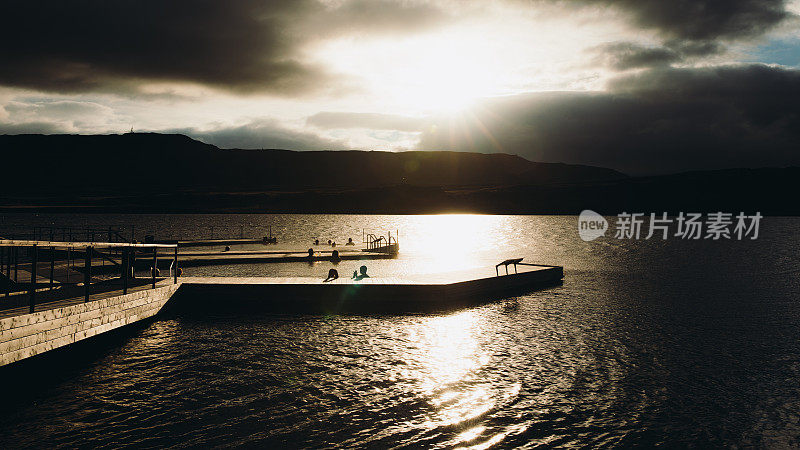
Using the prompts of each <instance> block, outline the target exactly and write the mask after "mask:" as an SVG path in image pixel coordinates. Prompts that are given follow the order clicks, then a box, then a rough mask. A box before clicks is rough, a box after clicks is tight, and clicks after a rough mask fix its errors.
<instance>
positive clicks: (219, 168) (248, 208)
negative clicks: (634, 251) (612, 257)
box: [0, 133, 800, 215]
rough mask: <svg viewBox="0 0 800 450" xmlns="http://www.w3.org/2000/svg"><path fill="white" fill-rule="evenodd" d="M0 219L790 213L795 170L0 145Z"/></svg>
mask: <svg viewBox="0 0 800 450" xmlns="http://www.w3.org/2000/svg"><path fill="white" fill-rule="evenodd" d="M0 149H2V161H3V167H4V168H5V170H4V171H3V176H2V177H0V180H1V181H0V189H2V194H0V210H3V211H44V210H48V211H89V212H112V211H113V212H220V213H222V212H249V213H268V212H297V213H375V214H423V213H442V212H479V213H492V214H577V213H579V212H580V211H581V210H583V209H592V210H595V211H597V212H600V213H602V214H617V213H619V212H622V211H628V212H643V213H649V212H662V211H666V212H670V213H673V214H677V213H678V212H680V211H687V212H688V211H695V212H713V211H723V212H739V211H747V212H749V213H754V212H755V211H760V212H762V213H763V214H771V215H800V206H799V205H798V203H797V202H789V201H787V200H786V198H787V197H786V195H787V194H788V193H793V192H797V191H798V187H800V186H798V183H800V168H796V167H789V168H762V169H726V170H712V171H695V172H686V173H681V174H675V175H664V176H652V177H628V176H626V175H624V174H622V173H619V172H617V171H614V170H611V169H605V168H599V167H591V166H581V165H569V164H553V163H539V162H532V161H528V160H526V159H524V158H521V157H519V156H515V155H508V154H481V153H462V152H399V153H391V152H368V151H313V152H297V151H288V150H227V149H219V148H217V147H215V146H213V145H208V144H204V143H202V142H198V141H196V140H193V139H190V138H189V137H186V136H183V135H162V134H139V133H137V134H124V135H92V136H83V135H47V136H44V135H17V136H0Z"/></svg>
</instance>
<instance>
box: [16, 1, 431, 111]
mask: <svg viewBox="0 0 800 450" xmlns="http://www.w3.org/2000/svg"><path fill="white" fill-rule="evenodd" d="M434 11H435V10H434V8H432V7H429V6H425V5H417V4H412V3H408V2H403V3H396V2H388V1H379V2H364V1H363V0H355V1H344V2H342V3H341V4H340V5H339V6H338V7H326V6H323V5H322V4H321V3H319V2H317V1H314V0H270V1H263V0H237V1H235V2H231V1H224V0H170V1H161V0H159V1H156V0H75V1H69V2H64V1H60V0H44V1H31V0H9V1H5V2H2V4H0V17H1V18H2V19H1V20H2V26H0V39H1V40H2V42H3V43H4V45H3V46H2V50H0V58H1V60H2V64H1V65H0V84H3V85H8V86H17V87H28V88H35V89H43V90H50V91H58V92H81V91H113V92H122V93H128V94H132V93H136V92H137V87H138V86H139V85H140V84H141V83H143V82H148V81H156V82H160V81H183V82H194V83H200V84H204V85H209V86H213V87H217V88H224V89H228V90H233V91H243V92H250V91H266V92H273V93H279V94H284V95H292V94H299V93H305V92H318V91H336V90H337V89H347V88H348V87H349V85H348V83H347V82H346V81H345V80H339V79H338V78H337V77H336V76H335V75H333V74H329V73H327V72H325V70H324V69H323V68H320V67H315V66H312V65H309V64H306V63H304V62H303V61H302V60H301V59H300V58H299V57H298V54H299V53H300V52H301V50H302V47H303V45H304V44H306V43H308V42H310V41H313V40H315V39H318V38H320V37H323V36H330V35H331V34H333V33H352V32H354V31H355V30H358V29H362V28H364V27H366V26H367V25H369V26H370V29H371V30H372V31H373V32H376V33H379V32H382V31H381V30H385V29H387V27H388V24H392V27H393V28H395V29H398V28H407V29H417V28H419V27H421V26H424V25H426V24H427V25H430V24H431V23H432V22H434V21H435V20H437V19H438V18H439V17H440V16H441V14H439V15H437V14H435V12H434ZM309 24H312V25H313V26H309ZM340 84H341V86H340Z"/></svg>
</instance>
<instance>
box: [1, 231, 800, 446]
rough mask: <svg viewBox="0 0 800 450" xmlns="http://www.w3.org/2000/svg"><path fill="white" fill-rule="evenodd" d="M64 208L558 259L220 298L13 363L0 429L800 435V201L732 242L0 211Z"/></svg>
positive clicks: (144, 436) (391, 439)
mask: <svg viewBox="0 0 800 450" xmlns="http://www.w3.org/2000/svg"><path fill="white" fill-rule="evenodd" d="M54 221H55V222H56V223H57V224H59V225H65V224H74V225H83V224H85V223H92V224H94V223H101V224H119V223H126V222H130V221H136V222H137V224H138V225H137V230H139V231H140V232H142V233H144V232H146V231H149V229H158V228H169V229H172V230H176V232H180V233H182V235H183V236H184V237H186V236H188V235H191V234H192V233H195V234H197V235H202V234H203V233H205V232H207V228H208V227H209V226H211V224H213V226H215V227H216V230H217V231H216V232H217V233H218V234H222V231H221V230H223V229H225V227H229V228H230V229H231V230H238V229H239V228H238V227H239V225H240V224H262V223H263V224H265V225H268V224H272V225H273V232H274V233H276V234H277V235H278V236H279V239H281V242H285V241H290V242H293V243H295V244H296V245H307V243H308V242H310V240H311V238H313V237H319V238H321V239H322V240H325V241H326V240H327V239H328V238H333V239H336V240H337V241H338V242H344V241H345V240H346V238H347V237H348V236H352V237H354V239H356V240H360V236H361V228H362V227H366V228H369V229H373V230H387V229H390V228H391V229H392V230H394V229H397V228H399V229H400V243H401V249H402V255H401V258H400V259H399V260H396V261H376V262H371V263H370V271H371V272H373V273H380V274H393V275H394V274H402V273H414V272H428V271H433V270H448V269H460V268H465V267H472V266H479V265H489V264H492V265H493V264H494V263H496V262H498V261H499V260H502V259H505V258H509V257H514V256H525V257H526V260H532V261H536V262H542V263H551V264H561V265H564V266H565V267H566V279H565V282H564V285H563V286H562V287H558V288H554V289H549V290H546V291H540V292H535V293H531V294H528V295H525V296H521V297H517V298H513V299H508V300H505V301H502V302H498V303H492V304H487V305H484V306H481V307H476V308H471V309H465V310H460V311H456V312H452V313H447V314H439V315H404V316H380V317H379V316H371V317H358V316H329V317H321V316H296V315H284V316H276V315H241V314H237V315H231V314H226V313H225V311H224V305H225V301H226V300H227V299H224V298H220V299H219V301H220V305H221V310H220V313H219V314H216V315H214V316H198V315H197V314H180V315H178V316H175V317H169V318H166V319H164V320H159V321H156V322H154V323H151V324H149V325H147V326H145V327H144V328H140V329H138V330H135V331H133V332H130V333H128V334H127V335H126V336H124V337H122V338H117V339H115V340H114V341H113V342H112V343H110V344H106V345H105V346H104V347H102V348H100V349H95V350H93V351H94V353H91V352H90V354H88V355H87V354H84V355H81V357H80V359H79V360H78V362H76V363H70V362H68V361H66V362H65V361H63V360H60V361H59V363H58V366H57V367H50V368H49V369H48V370H49V371H51V372H52V375H50V374H44V375H46V376H41V375H42V374H39V375H40V376H39V377H38V378H37V381H36V382H35V383H25V382H20V381H19V380H16V383H15V385H12V386H10V385H8V384H6V383H4V384H3V387H2V389H3V391H4V398H8V399H9V400H6V401H5V402H4V403H3V404H2V406H0V446H2V447H3V448H9V447H20V446H24V447H27V446H36V447H52V446H66V447H75V446H107V447H116V446H120V445H134V446H151V447H156V446H158V447H161V446H178V447H183V446H228V445H231V444H244V445H247V446H253V447H268V446H284V447H301V446H302V447H332V446H346V447H358V446H366V447H375V448H386V447H394V446H411V447H419V446H424V447H433V448H440V447H456V446H464V447H475V448H486V447H491V446H502V447H511V446H530V447H536V446H546V447H549V446H587V445H588V446H634V445H638V446H651V445H656V444H665V445H669V446H701V447H707V446H715V447H718V446H742V447H751V446H762V447H775V448H783V447H787V446H789V447H794V446H798V445H800V443H799V442H798V437H799V436H800V341H799V340H798V338H799V337H800V333H799V331H798V330H799V328H798V325H800V307H798V299H799V298H800V295H799V294H800V277H799V275H800V266H798V263H799V262H800V256H798V255H799V253H798V250H800V244H799V243H798V237H800V232H798V226H800V220H798V219H794V218H767V219H764V221H763V222H762V228H761V233H760V237H759V239H757V240H755V241H741V242H739V241H721V242H711V241H690V242H686V241H681V240H678V239H676V238H671V239H669V240H667V241H666V242H663V241H638V242H637V241H624V240H622V241H618V240H615V239H613V238H612V239H608V238H604V239H601V240H598V241H595V242H591V243H585V242H583V241H581V240H580V239H579V238H578V236H577V232H576V218H575V217H509V216H394V217H393V216H303V215H282V216H113V217H108V216H97V217H88V218H87V217H74V216H36V217H33V216H21V215H5V216H3V217H2V224H0V228H2V227H6V228H9V227H12V228H13V227H15V226H17V225H19V224H23V223H24V224H33V223H34V222H35V223H37V224H42V225H44V224H48V223H51V222H54ZM235 232H236V233H238V231H235ZM329 268H330V265H329V264H328V263H325V264H317V265H313V266H308V265H305V264H295V265H292V264H283V265H275V266H268V267H266V266H258V265H251V266H241V267H237V268H232V269H225V270H223V269H220V268H203V269H190V271H189V274H190V275H192V274H206V275H208V274H226V275H227V274H234V273H240V274H246V275H259V274H260V275H270V274H276V273H292V274H299V275H315V276H317V275H322V276H324V274H325V273H327V270H328V269H329ZM343 270H344V273H348V272H347V271H348V270H350V267H349V266H347V267H342V268H340V272H342V271H343ZM84 353H86V352H84Z"/></svg>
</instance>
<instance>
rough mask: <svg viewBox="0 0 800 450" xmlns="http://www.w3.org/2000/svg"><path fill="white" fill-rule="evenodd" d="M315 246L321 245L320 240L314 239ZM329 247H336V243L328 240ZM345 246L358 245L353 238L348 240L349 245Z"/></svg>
mask: <svg viewBox="0 0 800 450" xmlns="http://www.w3.org/2000/svg"><path fill="white" fill-rule="evenodd" d="M314 245H319V239H314ZM328 245H330V246H331V247H336V241H332V240H330V239H328ZM344 245H356V243H355V242H353V238H347V243H346V244H344Z"/></svg>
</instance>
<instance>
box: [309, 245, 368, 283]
mask: <svg viewBox="0 0 800 450" xmlns="http://www.w3.org/2000/svg"><path fill="white" fill-rule="evenodd" d="M314 245H320V241H319V239H314ZM323 245H324V244H323ZM328 245H330V246H331V247H332V248H333V247H336V241H334V240H331V239H328ZM344 245H356V243H355V242H353V238H347V243H345V244H344ZM308 259H309V261H312V260H313V259H314V249H313V248H309V249H308ZM341 260H342V257H341V256H339V251H338V250H334V251H332V252H331V259H330V261H331V262H333V263H338V262H339V261H341ZM338 278H339V271H338V270H336V269H330V270H329V271H328V277H327V278H325V279H324V280H323V282H325V283H327V282H329V281H333V280H336V279H338ZM364 278H369V275H367V266H361V267H359V268H358V270H354V271H353V276H352V277H351V279H352V280H356V281H359V280H363V279H364Z"/></svg>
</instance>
